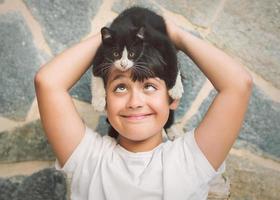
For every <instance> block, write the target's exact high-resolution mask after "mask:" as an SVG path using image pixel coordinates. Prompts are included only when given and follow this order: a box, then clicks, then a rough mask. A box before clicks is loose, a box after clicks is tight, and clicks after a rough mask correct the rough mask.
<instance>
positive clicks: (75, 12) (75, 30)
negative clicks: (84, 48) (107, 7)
mask: <svg viewBox="0 0 280 200" xmlns="http://www.w3.org/2000/svg"><path fill="white" fill-rule="evenodd" d="M101 2H102V1H101V0H97V1H93V0H85V1H75V0H70V1H69V0H68V1H67V0H57V1H36V0H24V3H26V5H27V7H28V8H29V9H30V10H31V12H32V14H33V15H34V16H35V18H36V20H38V21H39V23H40V24H41V25H42V27H43V34H44V36H45V37H46V39H47V42H48V44H49V46H50V48H51V49H52V51H53V53H54V54H57V53H59V52H61V51H62V50H64V49H65V48H66V47H69V46H71V45H73V44H74V43H76V42H78V41H80V40H81V39H82V38H83V37H84V36H86V35H87V34H89V32H90V30H91V20H92V18H93V17H94V15H95V14H96V13H97V11H98V8H99V7H100V5H101Z"/></svg>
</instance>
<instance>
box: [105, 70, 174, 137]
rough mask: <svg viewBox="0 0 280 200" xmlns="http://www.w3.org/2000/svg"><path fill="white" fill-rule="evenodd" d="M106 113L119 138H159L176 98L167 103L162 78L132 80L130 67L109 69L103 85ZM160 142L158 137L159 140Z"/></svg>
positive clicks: (167, 99)
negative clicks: (126, 68) (124, 69)
mask: <svg viewBox="0 0 280 200" xmlns="http://www.w3.org/2000/svg"><path fill="white" fill-rule="evenodd" d="M106 102H107V107H106V108H107V109H106V110H107V117H108V119H109V121H110V123H111V125H112V126H113V127H114V128H115V129H116V130H117V131H118V133H119V134H120V137H119V139H120V142H122V141H121V140H122V139H123V140H126V141H134V142H136V141H146V140H152V139H153V138H160V140H161V133H162V128H163V126H164V125H165V123H166V121H167V119H168V116H169V109H175V108H176V107H177V105H178V101H174V102H173V103H171V104H169V97H168V93H167V88H166V85H165V82H164V81H163V80H161V79H159V78H150V79H147V80H144V81H143V82H139V81H136V82H133V81H132V80H131V78H130V71H126V72H121V71H118V70H114V69H113V70H112V71H111V72H110V75H109V78H108V81H107V86H106ZM160 142H161V141H160Z"/></svg>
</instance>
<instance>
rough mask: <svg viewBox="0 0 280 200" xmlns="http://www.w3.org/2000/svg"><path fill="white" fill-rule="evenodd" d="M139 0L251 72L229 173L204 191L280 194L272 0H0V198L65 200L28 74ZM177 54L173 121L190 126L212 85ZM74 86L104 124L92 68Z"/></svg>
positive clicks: (96, 121) (278, 31) (85, 112)
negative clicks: (94, 100) (178, 84)
mask: <svg viewBox="0 0 280 200" xmlns="http://www.w3.org/2000/svg"><path fill="white" fill-rule="evenodd" d="M136 4H138V5H141V6H144V7H148V8H151V9H153V10H156V11H157V12H158V13H160V14H164V15H166V16H169V17H171V18H172V19H174V21H176V22H177V23H178V25H180V26H182V27H184V28H185V29H186V30H188V31H191V32H192V33H194V34H196V35H197V36H198V37H201V38H203V39H205V40H208V41H209V42H210V43H212V44H214V45H216V46H217V47H219V48H221V49H223V50H224V51H225V52H227V53H228V54H230V55H231V56H232V57H234V58H235V59H236V60H238V61H239V62H241V63H243V64H244V66H246V68H247V69H248V70H249V72H250V73H251V75H252V76H253V78H254V89H253V94H252V98H251V101H250V105H249V109H248V112H247V115H246V119H245V122H244V125H243V127H242V130H241V133H240V136H239V138H238V140H237V141H236V143H235V144H234V147H233V149H232V150H231V152H230V154H229V156H228V158H227V161H226V163H227V168H226V173H225V174H224V175H223V177H219V178H218V179H217V180H215V181H214V182H213V183H212V187H211V193H210V194H209V199H227V198H229V199H232V200H235V199H260V200H265V199H270V200H273V199H275V200H276V199H279V198H280V195H279V188H280V173H279V171H280V164H279V161H280V79H279V77H280V66H279V58H280V45H279V44H280V37H279V35H280V27H279V17H280V2H279V1H278V0H269V1H261V0H257V1H253V0H247V1H242V0H235V1H229V0H213V1H206V0H176V1H166V0H153V1H144V0H139V1H131V0H111V1H110V0H103V1H102V0H83V1H74V0H68V1H66V0H55V1H35V0H0V16H1V17H0V35H1V37H0V60H1V62H0V70H1V79H0V90H1V91H0V177H1V178H0V191H1V192H0V199H18V198H19V197H21V199H40V198H38V197H36V196H34V195H36V194H38V193H42V196H41V199H66V185H67V184H66V182H67V180H66V179H65V178H64V175H63V174H61V173H59V172H57V171H55V170H53V164H54V159H55V158H54V155H53V152H52V150H51V148H50V146H49V144H48V142H47V139H46V138H45V136H44V133H43V129H42V126H41V123H40V119H39V113H38V108H37V102H36V97H35V91H34V86H33V78H34V75H35V73H36V71H37V70H38V69H39V68H40V66H41V65H42V64H44V63H46V62H47V61H48V60H50V59H51V58H52V57H54V56H55V55H56V54H58V53H59V52H61V51H62V50H63V49H65V48H67V47H69V46H71V45H73V44H74V43H76V42H78V41H80V40H82V39H85V38H87V37H89V36H90V35H92V34H94V33H96V32H97V31H99V30H100V28H101V27H102V26H104V25H106V24H108V23H110V21H112V19H113V18H114V17H116V16H117V14H118V13H120V12H121V11H122V10H123V9H124V8H126V7H127V6H131V5H136ZM178 56H179V61H180V68H181V71H182V74H183V76H184V77H186V78H185V79H184V81H183V83H184V89H185V91H186V92H185V93H184V96H183V98H182V100H181V104H180V107H179V109H178V110H177V111H176V125H175V126H176V127H177V128H178V129H179V130H181V131H187V130H190V129H191V128H193V127H195V126H197V124H198V123H199V121H200V120H201V119H202V117H203V115H204V114H205V112H206V111H207V108H208V106H209V105H210V103H211V101H212V100H213V98H214V96H215V94H216V91H215V90H214V88H213V86H212V85H211V83H210V82H209V81H208V80H207V79H206V78H205V76H204V75H203V74H202V73H201V72H200V71H199V70H198V68H197V67H196V66H195V64H194V63H193V62H192V61H191V60H190V59H189V58H188V57H187V56H186V55H183V54H182V53H179V55H178ZM236 78H238V77H236ZM70 93H71V96H72V97H73V101H74V103H75V105H76V107H77V109H78V111H79V113H80V115H81V116H82V118H83V119H84V120H85V121H86V123H87V124H88V125H89V126H90V127H91V128H93V129H97V130H106V122H105V117H104V116H103V115H101V114H99V113H95V112H94V111H93V109H92V107H91V106H90V99H91V94H90V70H89V71H88V72H87V73H86V74H85V75H84V76H83V77H82V78H81V79H80V80H79V82H78V83H77V84H76V85H75V86H74V87H73V88H72V89H71V91H70ZM47 183H49V184H47ZM229 184H230V186H229ZM229 187H230V197H228V189H229ZM30 188H33V189H32V190H30ZM50 188H52V191H50ZM42 191H44V192H42ZM52 193H54V194H55V195H52V197H51V198H49V196H48V195H50V194H52Z"/></svg>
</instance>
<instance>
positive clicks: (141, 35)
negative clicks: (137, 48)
mask: <svg viewBox="0 0 280 200" xmlns="http://www.w3.org/2000/svg"><path fill="white" fill-rule="evenodd" d="M136 36H137V37H138V38H139V39H141V40H143V39H144V36H145V28H144V27H141V28H140V29H139V30H138V32H137V34H136Z"/></svg>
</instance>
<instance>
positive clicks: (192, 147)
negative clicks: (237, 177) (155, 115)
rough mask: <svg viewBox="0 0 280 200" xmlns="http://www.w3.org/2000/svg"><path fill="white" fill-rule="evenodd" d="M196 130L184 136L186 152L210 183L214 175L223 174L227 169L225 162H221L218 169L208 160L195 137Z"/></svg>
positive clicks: (199, 172) (202, 176) (188, 158)
mask: <svg viewBox="0 0 280 200" xmlns="http://www.w3.org/2000/svg"><path fill="white" fill-rule="evenodd" d="M194 130H195V129H193V130H191V131H189V132H188V133H186V134H185V135H184V137H183V144H184V152H185V156H186V157H187V160H189V161H190V160H191V162H192V163H193V164H194V165H193V167H194V168H195V170H196V172H197V173H198V175H199V176H201V178H203V179H204V181H206V182H207V183H209V182H210V181H211V180H212V179H213V178H214V177H216V176H217V175H219V174H222V173H223V172H224V171H225V162H223V163H222V164H221V166H220V167H219V169H218V170H215V169H214V168H213V166H212V165H211V164H210V162H209V161H208V160H207V158H206V156H205V155H204V153H203V152H202V151H201V149H200V148H199V146H198V144H197V142H196V140H195V137H194Z"/></svg>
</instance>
